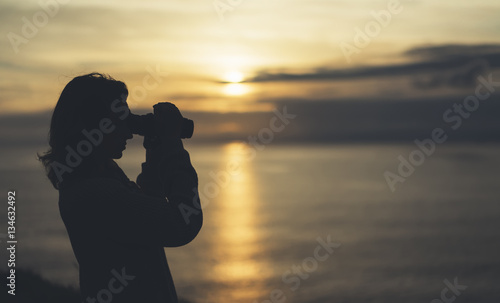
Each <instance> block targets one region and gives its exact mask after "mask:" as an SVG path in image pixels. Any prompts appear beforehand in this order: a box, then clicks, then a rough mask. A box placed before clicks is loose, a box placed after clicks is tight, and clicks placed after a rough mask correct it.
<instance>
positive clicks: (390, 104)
mask: <svg viewBox="0 0 500 303" xmlns="http://www.w3.org/2000/svg"><path fill="white" fill-rule="evenodd" d="M499 97H500V95H496V96H491V97H490V99H489V100H485V101H481V102H482V103H481V105H480V107H479V108H478V109H477V110H476V111H475V112H472V113H471V115H470V118H468V119H463V121H462V122H463V123H462V125H461V126H460V127H459V128H458V129H457V130H452V129H451V127H450V126H451V125H452V123H450V122H445V121H444V120H443V114H444V112H445V111H446V110H448V109H450V108H453V105H454V104H455V103H460V102H462V101H463V99H464V96H456V97H447V98H434V99H425V100H422V99H413V100H407V99H405V100H404V99H394V100H391V101H387V100H383V99H359V100H353V99H345V100H335V101H334V100H331V99H325V100H319V101H311V100H306V99H297V100H293V101H290V100H275V102H274V104H275V106H276V109H277V110H279V111H283V108H284V107H285V106H286V108H287V110H286V111H287V113H289V114H293V115H296V118H295V119H293V120H291V122H290V123H289V124H288V125H287V126H286V128H285V129H284V130H283V131H282V132H279V133H277V134H276V135H275V140H274V141H273V142H275V143H280V142H281V143H284V142H329V143H335V142H407V143H411V142H413V141H414V140H415V139H420V140H422V139H425V138H429V136H430V134H431V132H432V130H433V129H435V128H437V127H440V128H443V129H444V130H445V131H446V133H447V134H448V135H449V141H461V142H464V141H468V142H476V141H482V142H485V141H495V142H499V141H500V136H499V134H500V120H499V119H498V112H500V104H499V103H498V102H493V101H491V100H496V99H498V98H499ZM136 113H138V112H136ZM50 115H51V113H50V112H43V113H39V114H30V115H26V114H18V115H9V116H5V115H4V116H2V117H1V119H0V130H1V131H0V139H1V140H2V142H4V143H5V144H9V145H16V146H18V145H29V144H38V145H40V144H44V143H46V142H47V132H48V126H49V123H50ZM183 115H184V116H185V117H189V118H190V119H192V120H193V121H194V123H195V134H194V136H193V138H192V139H190V140H189V141H190V142H192V143H196V142H198V143H201V142H210V143H213V142H227V141H232V140H241V141H248V137H249V136H258V135H259V133H260V132H261V130H263V129H265V128H269V127H270V126H269V125H270V121H271V118H272V117H273V116H274V113H272V112H251V113H245V112H241V113H235V112H233V113H215V112H200V111H183ZM139 141H140V140H139Z"/></svg>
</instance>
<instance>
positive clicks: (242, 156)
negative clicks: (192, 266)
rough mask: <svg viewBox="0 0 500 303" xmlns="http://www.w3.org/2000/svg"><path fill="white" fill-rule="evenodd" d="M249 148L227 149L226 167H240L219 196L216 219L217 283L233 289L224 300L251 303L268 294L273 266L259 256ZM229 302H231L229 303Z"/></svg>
mask: <svg viewBox="0 0 500 303" xmlns="http://www.w3.org/2000/svg"><path fill="white" fill-rule="evenodd" d="M250 152H251V150H250V147H249V146H248V145H246V144H243V143H230V144H227V145H226V146H224V151H223V153H224V155H223V159H224V161H223V162H224V163H238V164H239V165H238V170H237V171H236V170H235V173H234V174H232V175H231V180H230V182H229V185H228V186H227V187H224V188H223V190H222V191H221V194H220V196H219V201H218V204H219V211H218V212H217V215H216V220H217V221H218V226H219V228H218V231H217V235H215V240H216V241H218V245H217V246H216V248H215V249H216V252H215V253H216V255H217V256H219V258H218V259H219V262H218V263H217V264H216V265H215V268H214V273H215V277H216V279H217V280H218V281H219V282H221V283H224V284H227V285H234V287H231V288H226V289H225V291H224V294H219V295H220V296H222V297H225V298H228V299H232V300H233V301H239V300H242V301H248V302H252V301H253V300H255V299H257V298H258V297H260V296H262V294H263V293H265V291H266V290H265V289H264V287H263V283H262V281H263V280H265V278H266V277H269V276H270V273H269V271H270V266H269V265H268V264H267V263H266V261H265V260H263V259H262V257H260V258H257V257H256V255H257V254H258V253H259V252H260V251H261V250H262V247H261V245H262V244H261V241H260V240H261V234H260V232H259V230H258V229H257V224H258V213H257V212H258V195H257V191H256V185H255V178H254V173H253V170H252V167H251V163H250V162H249V161H248V157H249V155H250ZM228 302H229V301H228Z"/></svg>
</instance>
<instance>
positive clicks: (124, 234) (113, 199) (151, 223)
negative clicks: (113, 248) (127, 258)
mask: <svg viewBox="0 0 500 303" xmlns="http://www.w3.org/2000/svg"><path fill="white" fill-rule="evenodd" d="M80 186H81V187H80V189H79V190H78V199H79V200H80V201H81V204H82V205H85V204H90V205H91V206H92V207H93V208H94V213H93V214H92V215H91V216H92V217H91V218H89V222H88V224H94V225H96V226H98V228H99V229H100V233H99V234H98V235H95V236H97V237H104V238H107V239H109V240H111V241H116V242H119V243H126V244H133V245H144V246H149V245H161V246H164V247H176V246H182V245H185V244H187V243H189V242H190V241H192V240H193V239H194V238H195V237H196V235H197V234H198V232H199V230H200V228H201V224H202V216H201V210H200V213H199V214H198V215H197V216H193V217H192V220H191V221H190V222H189V223H187V222H186V220H185V219H184V217H183V214H182V211H181V210H180V208H179V207H178V206H179V205H181V204H183V203H186V204H190V203H193V199H192V198H193V197H194V196H193V197H191V196H190V197H188V196H184V195H179V196H177V195H175V194H174V195H173V196H171V198H169V201H167V200H166V198H165V197H163V198H162V197H154V196H149V195H147V194H143V193H140V192H137V191H134V190H131V189H130V188H128V187H126V186H125V185H124V184H122V183H121V182H120V181H119V180H116V179H113V178H105V177H99V178H92V179H87V180H85V181H82V183H80ZM174 192H175V191H174ZM196 200H197V197H196ZM197 201H199V200H197ZM195 203H197V202H195ZM79 204H80V203H79ZM198 210H199V209H198ZM195 217H196V219H195Z"/></svg>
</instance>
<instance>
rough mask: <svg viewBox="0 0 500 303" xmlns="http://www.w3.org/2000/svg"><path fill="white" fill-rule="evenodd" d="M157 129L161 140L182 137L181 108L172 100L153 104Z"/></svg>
mask: <svg viewBox="0 0 500 303" xmlns="http://www.w3.org/2000/svg"><path fill="white" fill-rule="evenodd" d="M153 109H154V111H153V112H154V121H155V127H156V131H157V133H158V136H159V137H160V140H162V139H166V140H168V139H175V138H180V137H181V128H182V119H183V118H182V115H181V112H180V111H179V109H178V108H177V107H176V106H175V105H173V104H172V103H170V102H160V103H157V104H155V105H153Z"/></svg>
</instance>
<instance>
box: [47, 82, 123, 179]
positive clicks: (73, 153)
mask: <svg viewBox="0 0 500 303" xmlns="http://www.w3.org/2000/svg"><path fill="white" fill-rule="evenodd" d="M127 96H128V90H127V86H126V85H125V83H123V82H121V81H117V80H115V79H113V78H111V77H110V76H107V75H103V74H99V73H91V74H87V75H82V76H78V77H75V78H74V79H73V80H71V81H70V82H69V83H68V84H67V85H66V87H65V88H64V89H63V91H62V93H61V96H60V97H59V100H58V101H57V104H56V106H55V108H54V112H53V114H52V120H51V124H50V132H49V145H50V149H49V151H48V152H46V153H45V154H44V155H43V156H40V155H39V160H40V161H42V163H43V165H44V166H45V170H46V172H47V176H48V178H49V179H50V181H51V182H52V184H53V185H54V187H55V188H56V189H58V188H59V186H60V185H61V183H62V182H63V180H64V179H65V178H68V177H70V176H71V175H76V174H78V173H79V172H81V171H84V170H85V169H86V168H88V167H89V166H95V165H99V164H100V163H105V162H107V161H109V160H112V159H119V158H121V156H122V151H123V150H124V149H125V144H126V140H127V139H130V138H132V133H131V132H130V129H129V128H128V127H127V124H126V122H125V118H126V117H127V116H128V114H129V113H130V110H129V108H128V106H127V103H126V99H127Z"/></svg>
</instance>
